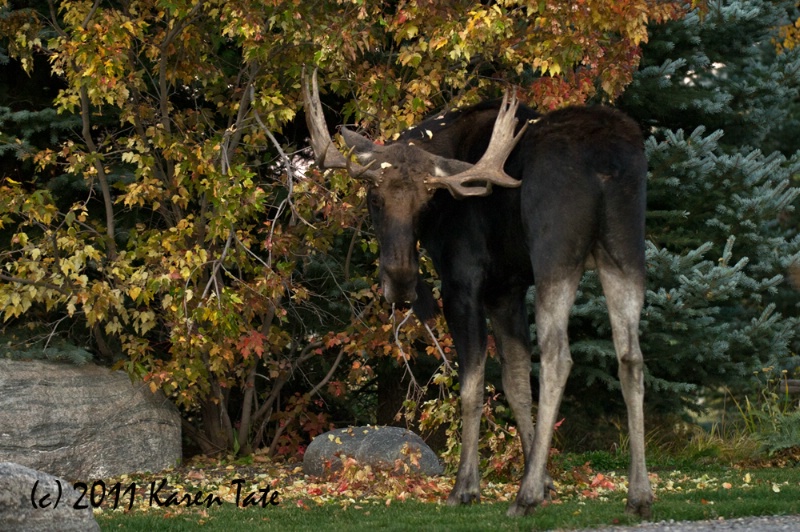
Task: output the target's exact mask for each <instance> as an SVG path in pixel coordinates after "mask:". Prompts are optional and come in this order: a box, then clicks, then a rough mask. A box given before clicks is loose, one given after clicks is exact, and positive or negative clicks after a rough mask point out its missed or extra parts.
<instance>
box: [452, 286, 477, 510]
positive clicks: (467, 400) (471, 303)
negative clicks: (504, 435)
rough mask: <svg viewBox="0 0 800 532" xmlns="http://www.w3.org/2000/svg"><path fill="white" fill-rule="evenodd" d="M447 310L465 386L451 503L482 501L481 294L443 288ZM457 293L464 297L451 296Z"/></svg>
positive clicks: (460, 378)
mask: <svg viewBox="0 0 800 532" xmlns="http://www.w3.org/2000/svg"><path fill="white" fill-rule="evenodd" d="M442 292H443V293H442V296H443V304H444V313H445V318H446V319H447V323H448V325H449V327H450V333H451V334H452V336H453V344H454V345H455V348H456V352H457V353H458V377H459V384H460V387H461V458H460V460H459V463H458V474H457V475H456V484H455V486H454V487H453V491H451V492H450V496H449V497H447V504H448V505H451V506H454V505H459V504H472V503H476V502H480V498H481V487H480V479H481V476H480V471H479V468H478V466H479V457H478V440H479V438H480V425H481V412H482V409H483V373H484V367H485V364H486V337H487V331H486V316H485V313H484V311H483V309H482V307H481V306H480V305H479V304H478V303H477V298H475V299H471V300H470V299H469V298H464V297H463V294H464V293H465V292H466V291H463V290H462V291H455V292H449V291H447V290H446V287H443V290H442ZM452 293H456V294H458V295H459V296H460V297H458V298H456V299H455V300H454V299H453V298H450V297H448V294H452Z"/></svg>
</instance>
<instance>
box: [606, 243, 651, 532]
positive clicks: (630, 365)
mask: <svg viewBox="0 0 800 532" xmlns="http://www.w3.org/2000/svg"><path fill="white" fill-rule="evenodd" d="M596 258H597V259H599V260H598V273H599V275H600V282H601V283H602V285H603V293H604V294H605V296H606V304H607V305H608V315H609V318H610V321H611V330H612V334H613V338H614V349H615V350H616V352H617V360H618V361H619V381H620V385H621V386H622V395H623V397H624V399H625V406H626V408H627V410H628V434H629V441H630V453H631V463H630V468H629V473H628V475H629V477H628V502H627V504H626V507H625V511H626V512H628V513H631V514H635V515H639V516H640V517H642V518H644V519H648V518H650V516H651V507H652V504H653V492H652V491H651V489H650V480H649V478H648V476H647V465H646V464H645V445H644V359H643V356H642V351H641V349H640V347H639V317H640V314H641V311H642V305H643V303H644V273H643V272H641V271H634V272H626V271H623V269H622V268H621V267H620V266H618V264H617V263H614V262H613V261H610V260H608V256H604V254H603V253H597V254H596ZM642 269H643V268H642Z"/></svg>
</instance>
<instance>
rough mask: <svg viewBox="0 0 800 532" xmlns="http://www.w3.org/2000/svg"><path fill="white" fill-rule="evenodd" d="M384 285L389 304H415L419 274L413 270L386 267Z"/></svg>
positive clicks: (384, 294)
mask: <svg viewBox="0 0 800 532" xmlns="http://www.w3.org/2000/svg"><path fill="white" fill-rule="evenodd" d="M382 285H383V296H384V297H385V298H386V301H388V302H389V303H413V302H414V301H415V300H416V299H417V290H416V288H417V273H416V271H415V270H414V269H412V268H407V267H402V266H401V267H397V266H388V265H387V266H385V267H384V269H383V282H382Z"/></svg>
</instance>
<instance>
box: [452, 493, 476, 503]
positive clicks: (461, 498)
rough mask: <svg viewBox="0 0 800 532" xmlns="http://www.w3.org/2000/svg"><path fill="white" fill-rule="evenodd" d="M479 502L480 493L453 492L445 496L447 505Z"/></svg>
mask: <svg viewBox="0 0 800 532" xmlns="http://www.w3.org/2000/svg"><path fill="white" fill-rule="evenodd" d="M480 502H481V495H480V493H467V492H465V493H456V492H453V493H451V494H450V496H449V497H447V506H461V505H467V504H478V503H480Z"/></svg>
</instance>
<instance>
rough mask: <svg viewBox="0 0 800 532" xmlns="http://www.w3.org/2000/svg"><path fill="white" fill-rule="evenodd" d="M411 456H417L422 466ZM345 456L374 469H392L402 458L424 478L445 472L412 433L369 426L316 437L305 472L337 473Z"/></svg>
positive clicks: (308, 452)
mask: <svg viewBox="0 0 800 532" xmlns="http://www.w3.org/2000/svg"><path fill="white" fill-rule="evenodd" d="M409 451H410V452H409ZM412 454H414V455H417V460H416V461H418V463H419V466H417V465H415V464H414V460H412V459H411V455H412ZM342 456H347V457H349V458H355V460H356V461H357V462H358V463H359V464H362V465H369V466H370V467H372V468H373V469H380V468H382V469H393V468H394V467H395V462H396V460H398V459H399V460H402V462H403V463H405V464H407V465H409V466H410V467H411V470H412V471H414V472H418V473H422V474H424V475H441V474H442V471H443V469H442V465H441V464H440V463H439V459H438V458H437V456H436V453H434V452H433V451H432V450H431V448H430V447H428V445H426V444H425V442H424V441H423V440H422V438H420V437H419V436H417V435H416V434H414V433H413V432H411V431H410V430H406V429H403V428H400V427H370V426H367V427H350V428H346V429H336V430H332V431H330V432H326V433H324V434H320V435H319V436H317V437H316V438H314V439H313V440H312V441H311V443H310V444H309V446H308V448H307V449H306V452H305V455H304V456H303V472H304V473H305V474H306V475H313V476H317V477H319V476H324V475H326V474H329V473H332V472H334V471H337V470H339V469H341V468H342V460H341V457H342Z"/></svg>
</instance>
